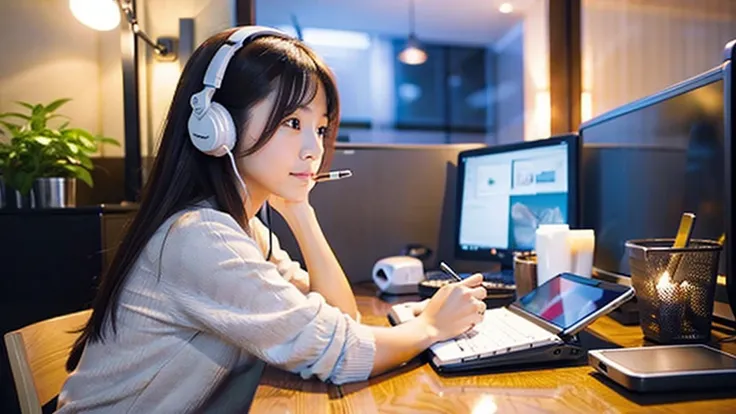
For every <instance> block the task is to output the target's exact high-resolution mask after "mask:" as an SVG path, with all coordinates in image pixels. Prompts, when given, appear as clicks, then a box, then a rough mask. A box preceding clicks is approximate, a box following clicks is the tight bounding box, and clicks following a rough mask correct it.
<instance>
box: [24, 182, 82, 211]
mask: <svg viewBox="0 0 736 414" xmlns="http://www.w3.org/2000/svg"><path fill="white" fill-rule="evenodd" d="M33 192H34V195H35V198H36V208H64V207H74V206H75V205H76V197H77V180H76V179H74V178H60V177H50V178H38V179H36V181H35V182H34V183H33Z"/></svg>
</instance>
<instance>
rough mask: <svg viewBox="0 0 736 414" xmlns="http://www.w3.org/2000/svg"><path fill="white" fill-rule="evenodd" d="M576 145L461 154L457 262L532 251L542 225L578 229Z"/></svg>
mask: <svg viewBox="0 0 736 414" xmlns="http://www.w3.org/2000/svg"><path fill="white" fill-rule="evenodd" d="M578 145H579V144H578V140H577V136H574V135H570V136H566V137H563V138H561V137H555V138H550V139H546V140H539V141H533V142H526V143H521V144H512V145H503V146H496V147H490V148H485V149H482V150H474V151H468V152H464V153H461V154H460V157H459V161H458V190H457V197H458V209H457V212H458V228H457V237H456V251H457V252H458V256H460V258H464V259H476V260H483V259H491V260H493V259H496V258H501V259H503V258H504V257H505V256H507V257H510V256H512V255H511V254H510V253H511V252H520V251H530V250H533V249H534V241H535V234H536V229H537V227H538V226H539V225H540V224H571V223H572V224H574V220H572V221H571V218H574V217H575V215H576V211H575V210H576V209H575V202H574V199H575V192H576V191H575V190H576V189H575V187H576V185H575V183H576V176H577V174H576V172H575V171H574V170H575V166H576V165H577V162H576V160H575V158H576V156H577V146H578ZM571 166H572V168H571ZM571 170H572V171H571Z"/></svg>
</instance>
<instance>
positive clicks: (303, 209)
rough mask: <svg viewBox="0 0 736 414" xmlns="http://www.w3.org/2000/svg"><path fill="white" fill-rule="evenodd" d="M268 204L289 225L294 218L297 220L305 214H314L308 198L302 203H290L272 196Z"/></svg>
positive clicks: (301, 201)
mask: <svg viewBox="0 0 736 414" xmlns="http://www.w3.org/2000/svg"><path fill="white" fill-rule="evenodd" d="M268 204H269V205H270V206H271V207H272V208H273V209H274V210H276V211H277V212H278V213H279V214H281V216H282V217H284V219H286V221H287V223H288V222H289V220H290V219H292V218H295V219H297V218H299V217H300V216H302V215H304V214H305V213H313V209H312V206H311V205H310V204H309V199H308V198H305V199H304V200H300V201H289V200H286V199H284V198H281V197H279V196H277V195H274V194H272V195H271V196H270V197H269V198H268Z"/></svg>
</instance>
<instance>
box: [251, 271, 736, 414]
mask: <svg viewBox="0 0 736 414" xmlns="http://www.w3.org/2000/svg"><path fill="white" fill-rule="evenodd" d="M354 291H355V294H356V296H357V301H358V308H359V310H360V313H361V314H362V316H363V321H364V323H367V324H370V325H381V326H388V321H387V320H386V315H387V314H388V310H389V308H390V307H391V305H392V304H389V303H387V302H385V301H383V300H381V299H380V298H378V297H376V294H375V288H374V287H373V286H372V285H371V284H363V285H359V286H357V287H355V288H354ZM411 299H414V300H416V297H414V298H407V299H405V300H411ZM588 330H589V332H591V333H593V334H594V335H596V336H598V337H600V338H604V339H606V340H607V341H610V342H613V343H615V344H617V345H621V346H627V347H628V346H641V345H642V344H643V343H644V341H643V339H642V334H641V329H639V327H638V326H633V327H628V326H622V325H620V324H618V323H617V322H615V321H614V320H612V319H610V318H608V317H604V318H602V319H600V320H599V321H597V322H596V323H594V324H593V325H592V326H591V327H590V328H589V329H588ZM724 336H725V335H723V334H720V333H718V332H715V333H714V337H715V338H716V339H719V338H723V337H724ZM722 349H724V350H726V351H728V352H732V353H736V344H734V343H724V344H723V345H722ZM735 411H736V392H728V391H727V392H718V393H714V392H709V393H700V394H694V393H685V394H683V393H677V394H674V395H637V394H634V393H630V392H628V391H626V390H625V389H623V388H621V387H618V386H617V385H616V384H613V383H611V382H608V380H606V379H605V378H602V377H600V376H599V375H598V374H595V373H594V371H593V370H592V369H591V368H590V367H588V366H587V365H579V364H578V365H577V366H564V367H556V368H543V369H526V370H523V371H515V372H514V371H510V370H507V371H495V372H490V371H489V372H488V373H484V374H481V375H474V376H444V375H443V376H440V375H439V374H437V373H436V372H435V371H434V370H433V369H432V367H430V366H429V364H426V363H423V362H422V361H420V358H415V359H414V360H412V361H410V362H409V363H407V364H406V365H404V366H403V367H401V368H398V369H396V370H393V371H391V372H388V373H386V374H383V375H381V376H378V377H375V378H371V379H370V380H368V381H365V382H360V383H353V384H347V385H343V386H334V385H331V386H328V385H326V384H324V383H321V382H319V381H318V380H310V381H304V380H302V379H301V378H300V377H299V376H297V375H294V374H291V373H287V372H284V371H280V370H278V369H275V368H271V367H269V368H266V371H265V372H264V374H263V378H262V379H261V383H260V385H259V387H258V390H257V391H256V394H255V398H254V400H253V404H252V406H251V412H253V413H295V414H296V413H308V414H317V413H327V412H334V413H379V412H381V413H382V412H392V413H494V412H499V413H502V412H512V413H522V412H523V413H527V412H531V413H536V412H565V413H619V412H626V413H631V412H642V413H645V412H646V413H669V412H692V413H696V412H708V413H715V412H735Z"/></svg>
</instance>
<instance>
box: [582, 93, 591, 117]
mask: <svg viewBox="0 0 736 414" xmlns="http://www.w3.org/2000/svg"><path fill="white" fill-rule="evenodd" d="M592 117H593V95H591V94H590V92H583V93H581V94H580V120H581V121H582V122H585V121H587V120H589V119H590V118H592Z"/></svg>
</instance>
